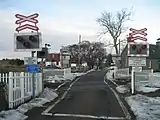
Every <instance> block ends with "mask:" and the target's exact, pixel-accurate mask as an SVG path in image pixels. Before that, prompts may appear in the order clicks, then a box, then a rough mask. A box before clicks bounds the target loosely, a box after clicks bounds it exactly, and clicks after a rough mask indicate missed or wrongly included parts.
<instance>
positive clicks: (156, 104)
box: [125, 94, 160, 120]
mask: <svg viewBox="0 0 160 120" xmlns="http://www.w3.org/2000/svg"><path fill="white" fill-rule="evenodd" d="M125 100H126V101H127V102H128V105H129V106H130V108H131V110H132V111H133V112H134V114H135V116H136V118H137V119H136V120H160V109H159V108H160V97H147V96H144V95H140V94H137V95H134V96H130V97H126V98H125Z"/></svg>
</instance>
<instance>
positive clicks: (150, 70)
mask: <svg viewBox="0 0 160 120" xmlns="http://www.w3.org/2000/svg"><path fill="white" fill-rule="evenodd" d="M142 72H146V73H153V69H148V70H143V69H142Z"/></svg>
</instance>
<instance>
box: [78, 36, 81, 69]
mask: <svg viewBox="0 0 160 120" xmlns="http://www.w3.org/2000/svg"><path fill="white" fill-rule="evenodd" d="M80 43H81V35H79V45H78V47H79V54H78V67H79V69H80V49H81V48H80Z"/></svg>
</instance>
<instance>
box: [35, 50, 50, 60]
mask: <svg viewBox="0 0 160 120" xmlns="http://www.w3.org/2000/svg"><path fill="white" fill-rule="evenodd" d="M47 54H48V48H42V51H37V58H46V56H47Z"/></svg>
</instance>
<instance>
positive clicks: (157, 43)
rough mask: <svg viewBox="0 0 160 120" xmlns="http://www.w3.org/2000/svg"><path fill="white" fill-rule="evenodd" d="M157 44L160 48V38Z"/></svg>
mask: <svg viewBox="0 0 160 120" xmlns="http://www.w3.org/2000/svg"><path fill="white" fill-rule="evenodd" d="M156 45H157V46H158V47H159V48H160V38H158V39H157V42H156Z"/></svg>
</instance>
